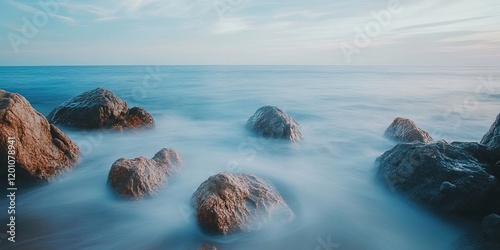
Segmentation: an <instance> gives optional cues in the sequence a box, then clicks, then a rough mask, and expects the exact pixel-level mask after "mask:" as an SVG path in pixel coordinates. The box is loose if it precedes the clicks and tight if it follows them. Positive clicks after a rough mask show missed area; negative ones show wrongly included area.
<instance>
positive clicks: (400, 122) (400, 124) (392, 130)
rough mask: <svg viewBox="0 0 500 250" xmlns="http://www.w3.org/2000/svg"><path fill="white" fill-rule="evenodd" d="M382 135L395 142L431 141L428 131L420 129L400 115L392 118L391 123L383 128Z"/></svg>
mask: <svg viewBox="0 0 500 250" xmlns="http://www.w3.org/2000/svg"><path fill="white" fill-rule="evenodd" d="M384 136H385V137H387V138H389V139H391V140H394V141H396V142H403V143H410V142H423V143H429V142H431V141H432V137H431V136H430V135H429V133H427V132H425V131H424V130H422V129H420V128H419V127H418V126H417V124H415V122H413V121H412V120H410V119H406V118H401V117H398V118H396V119H394V121H393V122H392V123H391V125H390V126H389V127H388V128H387V129H386V130H385V133H384Z"/></svg>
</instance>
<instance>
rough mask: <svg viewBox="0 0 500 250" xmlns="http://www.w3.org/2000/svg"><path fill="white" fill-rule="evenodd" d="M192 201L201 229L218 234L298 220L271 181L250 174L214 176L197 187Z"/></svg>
mask: <svg viewBox="0 0 500 250" xmlns="http://www.w3.org/2000/svg"><path fill="white" fill-rule="evenodd" d="M192 202H193V206H194V209H195V210H196V219H197V221H198V224H199V225H200V227H201V228H202V229H204V230H205V231H207V232H210V233H215V234H222V235H226V234H233V233H238V232H250V231H255V230H259V229H261V228H262V227H263V226H264V225H266V224H267V223H268V222H269V221H278V222H280V223H288V222H291V221H292V220H293V219H294V218H295V215H294V213H293V212H292V210H291V209H290V208H289V207H288V205H287V204H286V202H285V201H284V200H283V198H282V197H281V195H280V194H279V193H278V191H276V189H275V188H274V187H273V186H272V185H271V184H270V183H269V182H268V181H266V180H264V179H261V178H259V177H256V176H254V175H250V174H243V173H238V174H230V173H219V174H217V175H214V176H212V177H210V178H209V179H208V180H206V181H205V182H203V183H202V184H201V185H200V187H198V189H197V190H196V192H195V193H194V194H193V197H192Z"/></svg>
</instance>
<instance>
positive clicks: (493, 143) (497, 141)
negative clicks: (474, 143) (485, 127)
mask: <svg viewBox="0 0 500 250" xmlns="http://www.w3.org/2000/svg"><path fill="white" fill-rule="evenodd" d="M481 144H484V145H486V146H488V148H490V149H491V150H493V149H500V114H498V116H497V118H496V119H495V122H493V124H492V125H491V127H490V130H489V131H488V132H487V133H486V134H485V135H484V136H483V139H481Z"/></svg>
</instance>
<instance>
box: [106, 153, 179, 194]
mask: <svg viewBox="0 0 500 250" xmlns="http://www.w3.org/2000/svg"><path fill="white" fill-rule="evenodd" d="M181 170H182V160H181V157H180V155H179V153H177V151H175V150H172V149H165V148H164V149H162V150H160V151H159V152H158V153H156V154H155V156H154V157H153V158H152V159H147V158H146V157H142V156H141V157H138V158H135V159H125V158H121V159H118V160H117V161H115V163H113V165H112V166H111V169H110V171H109V174H108V185H110V186H111V189H112V190H113V191H114V192H115V193H116V194H117V195H118V196H120V197H124V198H130V199H133V200H139V199H142V198H144V197H145V196H152V195H154V194H156V193H157V192H158V191H159V190H160V188H161V187H163V186H164V185H165V183H166V182H167V178H168V177H170V176H172V175H173V174H176V173H180V172H181Z"/></svg>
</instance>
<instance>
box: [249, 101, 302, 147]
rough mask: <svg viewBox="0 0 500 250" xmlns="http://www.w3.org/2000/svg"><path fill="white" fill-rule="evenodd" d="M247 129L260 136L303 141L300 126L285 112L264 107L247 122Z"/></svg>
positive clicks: (275, 108)
mask: <svg viewBox="0 0 500 250" xmlns="http://www.w3.org/2000/svg"><path fill="white" fill-rule="evenodd" d="M247 128H248V130H250V131H251V132H253V133H255V134H256V135H258V136H262V137H268V138H283V139H287V140H290V141H292V142H298V141H300V140H301V139H302V132H301V131H300V125H299V124H298V123H297V122H296V121H295V119H293V118H292V117H290V116H289V115H287V114H286V113H285V112H284V111H283V110H281V109H279V108H277V107H274V106H264V107H261V108H259V109H258V110H257V111H255V114H254V115H253V116H251V117H250V118H249V119H248V121H247Z"/></svg>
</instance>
